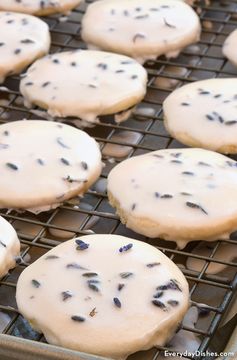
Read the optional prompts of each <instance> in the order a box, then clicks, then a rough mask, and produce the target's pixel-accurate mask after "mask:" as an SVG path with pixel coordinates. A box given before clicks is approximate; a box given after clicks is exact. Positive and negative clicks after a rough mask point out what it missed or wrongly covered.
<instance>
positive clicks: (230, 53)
mask: <svg viewBox="0 0 237 360" xmlns="http://www.w3.org/2000/svg"><path fill="white" fill-rule="evenodd" d="M236 47H237V29H236V30H234V31H232V32H231V33H230V35H229V36H228V37H227V38H226V40H225V41H224V44H223V47H222V52H223V54H224V55H225V56H226V57H227V59H228V60H229V61H230V62H231V63H232V64H233V65H235V66H237V53H236Z"/></svg>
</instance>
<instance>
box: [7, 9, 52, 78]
mask: <svg viewBox="0 0 237 360" xmlns="http://www.w3.org/2000/svg"><path fill="white" fill-rule="evenodd" d="M0 8H1V7H0ZM0 28H1V33H0V83H2V82H3V81H4V79H5V77H6V76H8V75H9V74H16V73H19V72H20V71H21V70H23V69H24V67H26V66H28V65H29V64H31V63H32V62H33V61H34V60H35V59H37V58H38V57H41V56H43V55H45V54H46V53H47V52H48V51H49V47H50V34H49V28H48V25H47V24H46V23H45V22H44V21H42V20H40V19H37V18H36V17H33V16H30V15H25V14H16V13H10V12H2V11H0Z"/></svg>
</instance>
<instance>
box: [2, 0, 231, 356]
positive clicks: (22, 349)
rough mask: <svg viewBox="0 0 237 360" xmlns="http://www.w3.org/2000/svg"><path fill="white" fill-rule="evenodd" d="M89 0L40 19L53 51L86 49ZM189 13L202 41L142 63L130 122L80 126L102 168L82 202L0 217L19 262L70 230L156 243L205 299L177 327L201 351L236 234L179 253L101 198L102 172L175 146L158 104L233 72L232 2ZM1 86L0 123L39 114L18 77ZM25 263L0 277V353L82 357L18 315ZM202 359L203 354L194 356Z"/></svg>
mask: <svg viewBox="0 0 237 360" xmlns="http://www.w3.org/2000/svg"><path fill="white" fill-rule="evenodd" d="M89 2H92V1H86V2H85V4H84V5H82V6H80V7H79V8H78V9H76V10H74V11H73V12H72V13H71V14H70V15H69V16H68V17H62V16H61V17H60V16H50V17H47V18H44V20H45V21H46V22H47V23H48V24H49V26H50V29H51V35H52V47H51V52H52V53H55V52H58V51H63V50H70V49H74V48H78V47H79V48H85V44H84V43H83V42H82V40H81V37H80V27H81V25H80V22H81V18H82V16H83V13H84V11H85V8H86V6H87V4H88V3H89ZM196 10H197V12H198V13H199V15H200V18H201V21H202V24H203V31H202V36H201V41H200V42H199V43H198V44H196V45H194V46H191V47H188V48H186V49H185V50H184V51H183V52H182V53H181V54H180V56H179V57H178V58H177V59H172V60H167V59H165V58H164V57H160V58H159V59H158V60H156V61H148V62H147V63H146V69H147V71H148V74H149V82H148V89H147V95H146V97H145V99H144V101H143V102H142V103H141V104H139V106H138V107H137V109H136V111H135V112H134V113H133V115H132V116H131V117H130V119H129V120H128V121H126V122H124V123H122V124H120V125H118V124H115V123H114V122H113V120H112V117H110V116H107V117H103V118H102V119H101V123H100V124H98V125H96V127H93V128H86V129H85V131H87V132H88V133H89V134H90V135H91V136H93V137H94V138H95V139H96V140H97V141H98V142H99V143H100V145H101V149H102V151H103V154H104V162H105V167H104V169H103V173H102V175H101V177H100V179H99V181H98V182H97V183H96V184H95V185H94V186H93V187H92V188H91V189H90V190H89V191H88V192H87V194H86V195H85V196H84V198H83V200H82V202H81V205H80V206H79V207H78V204H79V199H77V198H76V199H73V200H71V201H69V202H67V203H65V204H64V205H63V206H61V207H60V208H57V209H55V210H53V211H50V212H46V213H42V214H39V215H37V216H33V215H32V214H29V213H27V212H25V213H21V214H19V213H16V212H15V211H11V212H7V211H4V210H2V211H1V212H0V214H1V215H3V216H4V217H5V218H6V219H7V220H9V221H10V222H11V223H12V224H13V226H14V227H15V228H16V230H17V232H18V235H19V237H20V240H21V243H22V256H23V258H24V259H25V262H28V261H29V262H33V261H35V260H36V259H37V258H38V257H39V256H41V255H42V254H44V253H45V252H46V251H48V250H49V249H51V248H52V247H53V246H55V245H57V244H59V243H60V242H61V241H63V240H64V239H66V238H67V239H69V238H71V237H73V236H74V235H75V234H76V235H82V234H88V233H89V232H90V231H91V230H92V231H94V232H95V233H108V234H121V235H127V236H131V237H134V238H137V239H140V240H144V241H146V242H149V243H151V244H153V245H155V246H156V247H157V248H159V249H160V250H162V251H163V252H164V253H165V254H166V255H167V256H169V257H170V258H171V259H172V260H173V261H174V262H176V263H177V264H178V266H179V267H180V268H181V269H182V271H183V272H184V274H185V276H186V278H187V280H188V282H189V284H190V296H191V299H192V302H193V304H194V305H195V304H196V305H198V304H200V303H205V304H207V305H208V306H209V312H208V316H207V317H206V319H205V321H202V320H201V321H198V322H197V324H196V326H195V327H191V326H184V325H182V329H183V330H186V331H187V332H192V333H193V334H194V335H196V336H197V337H198V338H199V341H200V347H199V351H200V352H204V351H205V350H207V349H208V347H209V345H210V342H211V340H212V338H213V336H214V335H215V332H216V330H217V329H218V327H219V325H220V323H221V321H222V320H223V317H224V315H225V313H226V312H227V310H228V306H229V304H230V302H231V300H232V298H233V297H234V293H235V289H236V285H237V276H236V266H237V264H236V263H234V262H233V260H232V261H228V259H227V260H223V259H221V258H219V257H218V256H217V254H218V249H219V248H220V246H222V244H224V243H225V244H229V245H233V246H234V245H235V246H236V249H237V242H236V239H237V234H232V236H231V239H230V240H222V241H217V242H216V243H215V245H214V246H213V247H212V249H210V254H209V255H208V256H201V255H198V254H195V253H193V252H192V250H193V248H194V246H196V245H197V243H191V244H189V245H188V246H186V248H185V249H184V250H179V249H178V248H177V247H176V245H175V243H173V242H166V241H162V240H159V239H155V240H154V239H153V240H151V239H147V238H145V237H143V236H140V235H138V234H135V233H133V232H132V231H130V230H128V229H126V228H125V227H124V226H123V225H122V224H121V223H120V221H119V219H118V217H117V216H116V215H115V212H114V210H113V209H112V208H111V207H110V205H109V204H108V201H107V195H106V177H107V175H108V173H109V171H110V170H111V169H112V168H113V167H114V166H115V165H116V164H117V163H118V162H120V161H122V160H124V159H125V158H127V157H131V156H134V155H138V154H142V153H146V152H148V151H152V150H157V149H161V148H175V147H181V146H182V145H181V144H180V143H178V142H177V141H175V140H173V139H172V138H170V137H169V135H168V134H167V133H166V131H165V129H164V126H163V121H162V102H163V100H164V99H165V98H166V96H167V95H168V94H169V93H170V92H171V91H172V90H174V89H175V88H177V87H179V86H181V85H183V84H186V83H189V82H192V81H195V80H201V79H207V78H216V77H235V76H237V70H236V69H235V68H234V67H233V66H232V65H231V64H230V63H229V62H228V61H227V60H226V59H224V57H223V55H222V52H221V47H222V44H223V41H224V40H225V38H226V36H227V35H228V34H229V33H230V32H231V31H232V30H234V29H235V28H236V27H237V1H228V0H227V1H211V4H210V5H208V4H206V3H204V2H202V1H201V2H200V3H198V5H197V6H196ZM4 86H5V87H6V88H7V89H8V90H7V89H5V90H4V89H2V88H1V91H0V122H1V123H4V122H7V121H12V120H17V119H22V118H26V119H34V118H40V113H39V114H38V115H37V116H36V115H35V114H34V113H33V112H32V111H29V110H28V109H26V108H25V107H24V106H23V101H22V97H21V96H20V93H19V77H18V76H14V77H11V78H8V79H7V80H6V81H5V83H4ZM64 121H65V120H64ZM68 121H69V120H66V121H65V122H68ZM131 135H132V137H131ZM108 146H109V148H108ZM111 146H112V149H113V151H115V150H116V152H117V154H118V152H119V151H120V150H121V149H122V157H121V158H120V159H118V158H113V157H111V156H109V157H108V156H106V154H107V155H108V153H109V152H111ZM121 146H122V147H121ZM124 150H126V151H125V152H124ZM29 181H30V180H29ZM16 186H17V184H16ZM223 205H224V204H223ZM187 258H193V259H196V260H198V259H199V260H202V261H203V263H202V266H201V269H200V270H199V271H194V270H189V269H188V268H187V267H185V266H184V265H185V263H186V260H187ZM210 264H215V265H218V266H222V267H225V271H224V272H218V273H216V274H210V273H208V271H207V270H208V266H210ZM25 266H27V264H26V263H25V264H19V265H18V266H17V267H16V268H15V269H14V270H12V271H11V272H10V274H9V275H7V276H5V277H4V278H3V279H2V280H1V281H0V315H1V316H2V318H1V317H0V355H1V357H0V358H1V359H2V358H3V359H4V360H5V359H6V360H8V359H9V360H10V359H11V360H12V359H17V360H21V359H24V360H26V359H34V360H35V359H41V360H44V359H45V360H48V359H52V360H53V359H54V360H55V359H60V360H62V359H63V360H67V359H68V360H72V359H77V360H80V359H89V357H88V358H87V357H86V355H83V356H82V355H80V354H79V353H77V352H74V351H70V350H66V349H62V348H56V347H54V346H51V345H47V344H45V339H44V338H43V337H42V336H41V335H40V334H38V333H36V332H34V331H32V330H31V329H30V326H29V324H28V323H27V322H26V321H25V320H24V319H23V318H22V317H21V316H20V315H19V314H18V312H17V310H16V303H15V288H16V282H17V278H18V276H19V274H20V273H21V271H22V270H23V269H24V268H25ZM1 319H2V320H1ZM1 321H2V322H3V323H1ZM1 333H2V334H1ZM121 346H122V344H121ZM165 349H167V350H169V349H170V348H169V346H167V347H160V348H156V349H152V350H151V351H149V352H145V353H144V354H142V355H134V356H132V357H131V359H133V360H136V359H140V358H142V359H143V360H144V359H146V360H157V359H158V357H159V354H160V353H162V350H165ZM173 350H176V349H173ZM140 356H141V357H140ZM186 358H187V359H190V358H191V357H188V356H187V357H186ZM129 359H130V358H129ZM201 359H204V356H202V355H196V357H195V360H201Z"/></svg>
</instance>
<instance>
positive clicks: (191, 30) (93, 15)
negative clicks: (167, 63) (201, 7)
mask: <svg viewBox="0 0 237 360" xmlns="http://www.w3.org/2000/svg"><path fill="white" fill-rule="evenodd" d="M98 14H100V16H99V17H98ZM200 31H201V26H200V21H199V18H198V16H197V14H196V13H195V12H194V10H193V9H192V8H191V7H190V6H189V5H187V4H185V3H184V2H182V1H177V0H135V1H130V0H101V1H96V2H94V3H92V4H91V5H89V6H88V8H87V10H86V13H85V15H84V17H83V19H82V33H81V35H82V38H83V40H84V41H85V42H86V43H87V44H88V46H89V47H90V48H98V49H102V50H107V51H111V52H115V53H120V54H125V55H128V56H131V57H133V58H135V59H137V60H138V61H139V62H141V63H144V62H145V61H146V60H148V59H156V58H157V57H158V56H160V55H163V54H164V55H166V57H168V58H171V57H177V56H178V55H179V53H180V51H181V50H182V49H183V48H184V47H185V46H187V45H190V44H192V43H194V42H196V41H198V40H199V36H200Z"/></svg>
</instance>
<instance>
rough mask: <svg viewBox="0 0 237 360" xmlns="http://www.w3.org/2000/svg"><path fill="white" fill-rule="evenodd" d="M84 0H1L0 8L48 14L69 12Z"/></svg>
mask: <svg viewBox="0 0 237 360" xmlns="http://www.w3.org/2000/svg"><path fill="white" fill-rule="evenodd" d="M81 1H82V0H43V1H41V0H1V2H0V10H6V11H16V12H21V13H26V14H35V15H48V14H54V13H67V12H68V11H69V10H72V9H73V8H75V7H76V6H78V5H79V4H80V3H81Z"/></svg>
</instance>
